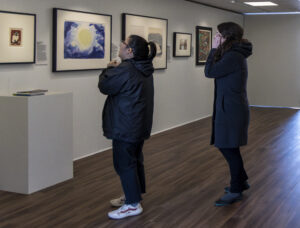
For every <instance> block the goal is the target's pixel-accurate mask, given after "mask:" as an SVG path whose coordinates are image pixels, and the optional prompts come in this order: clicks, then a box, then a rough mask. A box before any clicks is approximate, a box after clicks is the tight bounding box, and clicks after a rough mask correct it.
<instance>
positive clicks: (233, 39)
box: [214, 22, 246, 62]
mask: <svg viewBox="0 0 300 228" xmlns="http://www.w3.org/2000/svg"><path fill="white" fill-rule="evenodd" d="M218 31H219V33H221V35H222V37H223V38H225V39H226V40H225V41H224V43H222V44H221V45H220V46H219V47H218V48H217V50H216V52H215V55H214V61H215V62H217V61H219V60H220V59H221V58H222V56H223V54H224V53H225V52H226V51H228V50H229V49H230V48H231V47H232V45H233V44H235V43H241V42H243V41H246V40H244V39H243V35H244V29H243V28H242V27H241V26H240V25H238V24H236V23H234V22H224V23H221V24H219V25H218Z"/></svg>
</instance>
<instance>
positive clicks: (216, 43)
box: [212, 32, 225, 48]
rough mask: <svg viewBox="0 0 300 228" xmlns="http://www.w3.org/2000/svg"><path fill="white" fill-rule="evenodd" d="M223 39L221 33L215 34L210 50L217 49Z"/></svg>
mask: <svg viewBox="0 0 300 228" xmlns="http://www.w3.org/2000/svg"><path fill="white" fill-rule="evenodd" d="M224 41H225V39H224V38H223V37H222V35H221V33H219V32H218V33H217V34H216V35H215V36H214V38H213V43H212V48H218V47H219V46H220V45H221V44H222V43H223V42H224Z"/></svg>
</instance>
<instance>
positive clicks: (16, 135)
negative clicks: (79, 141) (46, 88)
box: [0, 93, 73, 194]
mask: <svg viewBox="0 0 300 228" xmlns="http://www.w3.org/2000/svg"><path fill="white" fill-rule="evenodd" d="M72 177H73V115H72V93H46V95H40V96H31V97H22V96H12V95H11V96H5V95H0V190H4V191H10V192H17V193H23V194H30V193H33V192H36V191H39V190H41V189H43V188H46V187H49V186H52V185H55V184H57V183H59V182H62V181H65V180H68V179H70V178H72Z"/></svg>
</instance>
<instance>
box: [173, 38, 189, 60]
mask: <svg viewBox="0 0 300 228" xmlns="http://www.w3.org/2000/svg"><path fill="white" fill-rule="evenodd" d="M191 44H192V34H191V33H181V32H174V33H173V56H174V57H190V56H191V48H192V46H191Z"/></svg>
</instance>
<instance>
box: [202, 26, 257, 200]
mask: <svg viewBox="0 0 300 228" xmlns="http://www.w3.org/2000/svg"><path fill="white" fill-rule="evenodd" d="M251 54H252V44H251V43H250V42H249V41H247V40H245V39H243V29H242V28H241V27H240V26H239V25H238V24H236V23H233V22H226V23H222V24H220V25H218V33H217V34H216V35H215V37H214V40H213V44H212V50H211V51H210V54H209V56H208V59H207V62H206V65H205V76H206V77H208V78H214V79H215V97H214V111H213V126H212V137H211V144H214V145H215V146H216V147H217V148H219V150H220V151H221V153H222V154H223V156H224V157H225V159H226V160H227V162H228V164H229V168H230V174H231V182H230V187H225V192H226V194H225V195H224V196H223V197H221V198H220V199H219V200H218V201H216V202H215V205H216V206H224V205H228V204H231V203H234V202H236V201H238V200H241V199H242V192H243V191H244V190H246V189H248V188H249V187H250V186H249V185H248V182H247V179H248V176H247V174H246V171H245V169H244V164H243V160H242V157H241V154H240V149H239V148H240V146H244V145H246V144H247V138H248V125H249V105H248V99H247V77H248V70H247V61H246V59H247V58H248V57H249V56H250V55H251Z"/></svg>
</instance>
